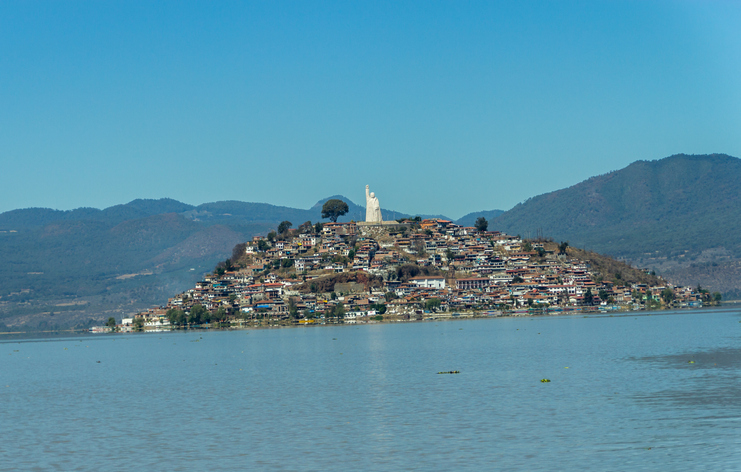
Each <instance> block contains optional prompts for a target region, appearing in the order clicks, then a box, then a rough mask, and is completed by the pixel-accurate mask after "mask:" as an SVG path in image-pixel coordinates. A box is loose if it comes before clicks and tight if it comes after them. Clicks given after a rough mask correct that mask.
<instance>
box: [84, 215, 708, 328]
mask: <svg viewBox="0 0 741 472" xmlns="http://www.w3.org/2000/svg"><path fill="white" fill-rule="evenodd" d="M374 223H375V222H374ZM292 226H293V224H292V223H291V222H288V221H284V222H282V223H281V224H280V225H279V226H278V228H277V229H276V230H275V231H271V232H270V233H269V234H267V235H265V236H256V237H254V238H252V240H250V241H247V242H244V243H241V244H238V245H237V246H236V247H235V248H234V251H233V254H232V257H230V258H229V259H226V260H225V261H223V262H221V263H219V264H218V265H217V267H216V268H215V270H214V271H213V272H212V273H209V274H207V275H206V276H205V277H204V278H203V280H201V281H199V282H198V283H196V284H195V286H194V287H192V288H190V289H188V290H186V291H184V292H182V293H180V294H177V295H175V296H173V297H172V298H170V299H169V300H168V303H167V304H166V305H164V306H160V307H156V308H151V309H148V310H146V311H143V312H140V313H137V314H136V315H135V316H133V317H130V318H125V319H124V320H122V323H120V324H118V325H115V326H113V325H111V326H105V327H100V328H97V330H98V331H100V332H105V331H110V330H118V331H140V330H164V329H173V328H184V327H190V328H192V327H221V328H238V327H260V326H263V327H264V326H290V325H315V324H336V323H350V324H359V323H377V322H382V321H383V322H402V321H423V320H429V319H441V318H450V319H453V318H462V317H480V316H485V317H492V316H522V315H553V314H561V313H575V312H600V311H601V312H606V313H607V312H616V311H628V310H647V309H660V308H679V307H700V306H703V304H705V305H707V304H714V303H718V302H719V301H720V294H718V293H716V294H710V293H709V292H708V291H707V290H705V289H703V288H702V287H680V286H675V285H672V284H670V283H668V282H667V281H665V280H663V279H662V278H660V277H658V276H656V275H655V274H653V273H650V272H649V271H647V270H641V269H638V268H635V267H631V266H630V265H628V264H626V263H624V262H621V261H617V260H615V259H612V258H610V257H607V256H603V255H600V254H597V253H594V252H591V251H587V250H584V249H579V248H574V247H571V246H569V244H568V242H565V241H561V242H556V241H553V240H551V239H548V238H539V239H524V238H522V237H521V236H519V235H508V234H504V233H502V232H499V231H489V230H488V222H487V221H486V220H485V219H484V218H483V217H482V218H479V219H478V220H477V221H476V224H475V226H473V227H463V226H460V225H457V224H454V223H453V222H451V221H448V220H443V219H438V218H436V219H422V218H420V217H415V218H411V219H402V220H399V221H391V222H383V224H382V225H379V224H367V223H364V222H360V223H356V222H347V223H341V222H336V221H333V222H329V223H324V224H322V223H316V224H312V223H311V222H308V221H307V222H305V223H303V224H301V225H299V226H298V227H297V228H292Z"/></svg>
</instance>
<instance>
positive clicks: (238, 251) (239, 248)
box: [231, 243, 247, 262]
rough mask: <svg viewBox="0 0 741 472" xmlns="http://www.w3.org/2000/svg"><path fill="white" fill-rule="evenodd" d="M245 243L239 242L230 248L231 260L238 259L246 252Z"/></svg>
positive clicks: (235, 260)
mask: <svg viewBox="0 0 741 472" xmlns="http://www.w3.org/2000/svg"><path fill="white" fill-rule="evenodd" d="M246 249H247V243H239V244H237V245H236V246H234V249H232V257H231V260H232V261H234V262H237V261H239V259H241V258H242V256H244V255H245V254H246Z"/></svg>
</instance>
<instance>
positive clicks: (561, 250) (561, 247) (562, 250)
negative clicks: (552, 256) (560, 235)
mask: <svg viewBox="0 0 741 472" xmlns="http://www.w3.org/2000/svg"><path fill="white" fill-rule="evenodd" d="M568 247H569V242H568V241H562V242H561V244H559V245H558V253H559V254H566V248H568Z"/></svg>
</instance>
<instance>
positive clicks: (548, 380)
mask: <svg viewBox="0 0 741 472" xmlns="http://www.w3.org/2000/svg"><path fill="white" fill-rule="evenodd" d="M540 381H541V382H543V383H546V382H550V381H551V379H540Z"/></svg>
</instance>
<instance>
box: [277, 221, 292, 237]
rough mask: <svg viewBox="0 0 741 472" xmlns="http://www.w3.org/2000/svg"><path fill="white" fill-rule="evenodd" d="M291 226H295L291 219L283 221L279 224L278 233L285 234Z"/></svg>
mask: <svg viewBox="0 0 741 472" xmlns="http://www.w3.org/2000/svg"><path fill="white" fill-rule="evenodd" d="M291 226H293V223H291V222H290V221H281V222H280V224H279V225H278V234H281V235H282V234H285V233H286V232H287V231H288V229H289V228H290V227H291Z"/></svg>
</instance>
